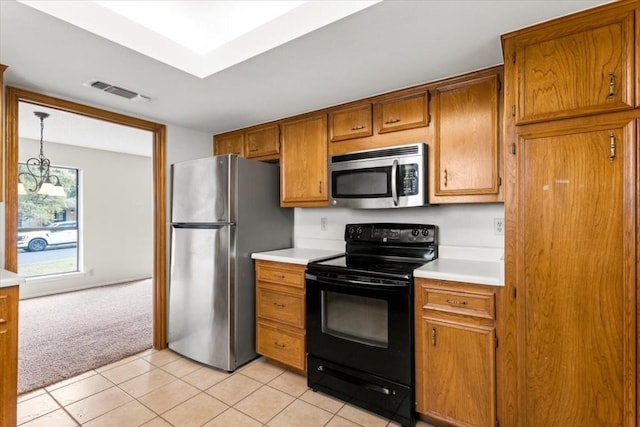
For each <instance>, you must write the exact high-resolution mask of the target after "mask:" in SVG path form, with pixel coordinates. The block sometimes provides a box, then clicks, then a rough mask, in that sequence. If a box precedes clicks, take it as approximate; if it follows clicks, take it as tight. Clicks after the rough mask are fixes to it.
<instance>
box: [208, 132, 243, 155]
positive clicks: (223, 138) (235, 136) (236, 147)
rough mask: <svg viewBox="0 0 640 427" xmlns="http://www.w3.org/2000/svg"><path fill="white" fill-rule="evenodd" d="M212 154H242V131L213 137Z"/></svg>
mask: <svg viewBox="0 0 640 427" xmlns="http://www.w3.org/2000/svg"><path fill="white" fill-rule="evenodd" d="M213 154H215V155H216V156H218V155H221V154H238V155H239V156H244V155H245V153H244V132H229V133H224V134H221V135H216V136H215V137H214V139H213Z"/></svg>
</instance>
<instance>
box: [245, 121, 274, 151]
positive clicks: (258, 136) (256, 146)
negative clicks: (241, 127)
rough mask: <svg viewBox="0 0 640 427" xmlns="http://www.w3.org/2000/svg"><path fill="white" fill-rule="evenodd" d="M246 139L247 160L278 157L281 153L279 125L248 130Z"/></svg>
mask: <svg viewBox="0 0 640 427" xmlns="http://www.w3.org/2000/svg"><path fill="white" fill-rule="evenodd" d="M244 138H245V150H244V151H245V154H246V156H247V158H249V159H255V158H265V157H269V158H273V156H275V158H277V157H278V153H279V152H280V126H278V125H277V124H270V125H267V126H258V127H254V128H251V129H248V130H247V131H246V132H245V137H244Z"/></svg>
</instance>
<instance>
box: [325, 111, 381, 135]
mask: <svg viewBox="0 0 640 427" xmlns="http://www.w3.org/2000/svg"><path fill="white" fill-rule="evenodd" d="M371 110H372V109H371V104H369V103H367V104H364V105H356V106H355V107H348V108H339V109H336V110H333V111H330V112H329V141H331V142H337V141H344V140H346V139H353V138H362V137H364V136H371V135H372V134H373V118H372V117H373V116H372V112H371Z"/></svg>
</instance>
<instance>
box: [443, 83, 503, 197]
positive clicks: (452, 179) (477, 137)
mask: <svg viewBox="0 0 640 427" xmlns="http://www.w3.org/2000/svg"><path fill="white" fill-rule="evenodd" d="M498 85H499V81H498V75H497V74H493V75H489V76H485V77H481V78H477V79H470V80H469V81H465V82H458V83H455V84H452V85H448V86H442V87H438V88H437V89H436V90H435V95H434V102H433V104H434V116H435V120H434V123H435V124H434V136H435V153H434V155H435V167H436V171H435V174H436V183H435V185H436V188H435V194H436V195H437V196H442V195H456V194H466V195H469V194H497V193H498V187H499V183H498V178H499V162H498V142H499V138H498V125H499V119H498V105H499V101H498Z"/></svg>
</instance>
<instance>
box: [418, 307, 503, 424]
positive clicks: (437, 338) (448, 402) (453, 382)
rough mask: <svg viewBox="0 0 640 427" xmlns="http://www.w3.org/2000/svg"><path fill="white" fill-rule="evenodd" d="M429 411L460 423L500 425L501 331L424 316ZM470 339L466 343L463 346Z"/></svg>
mask: <svg viewBox="0 0 640 427" xmlns="http://www.w3.org/2000/svg"><path fill="white" fill-rule="evenodd" d="M423 322H424V328H425V330H426V331H427V332H428V334H430V335H431V339H427V340H423V341H422V342H421V344H422V349H421V350H422V351H423V352H424V355H425V357H424V359H425V368H424V371H423V374H424V378H423V383H424V387H425V390H426V395H425V398H424V401H425V405H426V407H425V409H426V414H427V415H431V416H433V417H436V418H438V419H441V420H445V421H449V422H452V423H453V424H454V425H468V426H478V427H494V426H495V420H496V413H495V408H496V402H495V394H494V393H490V392H489V391H490V390H495V364H494V363H488V361H493V360H495V354H494V353H495V350H494V348H495V329H494V328H491V327H475V326H470V325H466V324H464V323H449V322H443V321H440V320H438V319H433V318H429V317H424V318H423ZM462 343H464V345H460V344H462Z"/></svg>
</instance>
